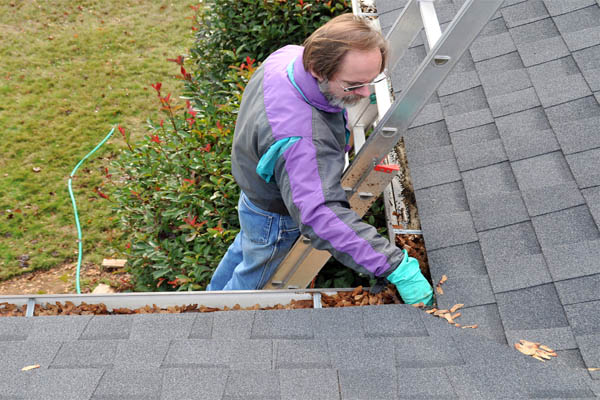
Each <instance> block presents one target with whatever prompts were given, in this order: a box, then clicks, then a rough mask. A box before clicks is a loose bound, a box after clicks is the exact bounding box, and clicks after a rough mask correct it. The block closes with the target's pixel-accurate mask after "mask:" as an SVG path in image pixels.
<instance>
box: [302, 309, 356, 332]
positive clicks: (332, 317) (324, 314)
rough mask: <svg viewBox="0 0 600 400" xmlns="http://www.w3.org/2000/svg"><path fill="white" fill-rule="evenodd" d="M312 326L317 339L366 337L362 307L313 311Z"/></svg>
mask: <svg viewBox="0 0 600 400" xmlns="http://www.w3.org/2000/svg"><path fill="white" fill-rule="evenodd" d="M312 326H313V333H314V336H315V338H328V337H331V338H338V337H352V338H357V337H358V338H360V337H364V332H363V330H362V327H363V313H362V309H361V307H349V308H342V309H339V308H322V309H318V310H313V313H312Z"/></svg>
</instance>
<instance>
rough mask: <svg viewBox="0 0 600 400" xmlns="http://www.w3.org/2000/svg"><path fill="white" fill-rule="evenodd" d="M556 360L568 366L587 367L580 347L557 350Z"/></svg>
mask: <svg viewBox="0 0 600 400" xmlns="http://www.w3.org/2000/svg"><path fill="white" fill-rule="evenodd" d="M556 360H557V361H559V362H560V363H561V364H563V365H565V366H566V367H568V368H585V363H584V362H583V357H582V356H581V352H580V351H579V349H573V350H556Z"/></svg>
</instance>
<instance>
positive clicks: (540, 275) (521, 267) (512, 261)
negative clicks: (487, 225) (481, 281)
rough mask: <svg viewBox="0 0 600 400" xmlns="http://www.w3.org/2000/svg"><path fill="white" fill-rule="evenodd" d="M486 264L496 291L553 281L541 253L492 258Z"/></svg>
mask: <svg viewBox="0 0 600 400" xmlns="http://www.w3.org/2000/svg"><path fill="white" fill-rule="evenodd" d="M486 265H487V270H488V273H489V274H490V281H491V283H492V288H493V289H494V293H500V292H507V291H510V290H515V289H524V288H527V287H532V286H537V285H541V284H544V283H550V282H552V277H551V276H550V272H548V267H547V266H546V261H545V259H544V256H543V255H541V254H534V255H527V256H521V257H519V256H515V257H506V258H503V259H496V260H490V261H488V262H487V264H486Z"/></svg>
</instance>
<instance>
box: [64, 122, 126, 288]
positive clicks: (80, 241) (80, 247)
mask: <svg viewBox="0 0 600 400" xmlns="http://www.w3.org/2000/svg"><path fill="white" fill-rule="evenodd" d="M114 131H115V126H113V128H112V129H111V130H110V132H109V133H108V135H106V137H105V138H104V139H103V140H102V141H101V142H100V143H98V145H97V146H96V147H94V150H92V151H90V152H89V153H88V154H87V155H86V156H85V157H83V158H82V159H81V161H79V162H78V163H77V165H76V166H75V168H73V172H71V175H70V176H69V195H70V196H71V203H73V213H74V214H75V225H77V245H78V252H77V253H78V254H77V273H76V278H75V282H76V287H77V294H81V288H80V286H79V272H80V270H81V257H82V253H83V238H82V236H81V225H80V224H79V215H78V214H77V204H76V203H75V196H73V189H72V187H71V180H72V179H73V177H74V176H75V172H76V171H77V168H79V167H80V166H81V164H83V162H84V161H85V160H86V159H87V158H88V157H89V156H91V155H92V154H94V152H95V151H96V150H98V149H99V148H100V147H102V145H104V143H106V141H107V140H108V139H110V137H111V136H112V134H113V132H114Z"/></svg>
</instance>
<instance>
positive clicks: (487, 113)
mask: <svg viewBox="0 0 600 400" xmlns="http://www.w3.org/2000/svg"><path fill="white" fill-rule="evenodd" d="M492 122H494V117H493V116H492V111H491V110H490V109H489V108H482V109H480V110H476V111H471V112H468V113H465V114H460V115H453V116H450V117H446V124H447V125H448V130H449V131H450V132H456V131H461V130H464V129H469V128H475V127H477V126H480V125H485V124H490V123H492Z"/></svg>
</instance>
